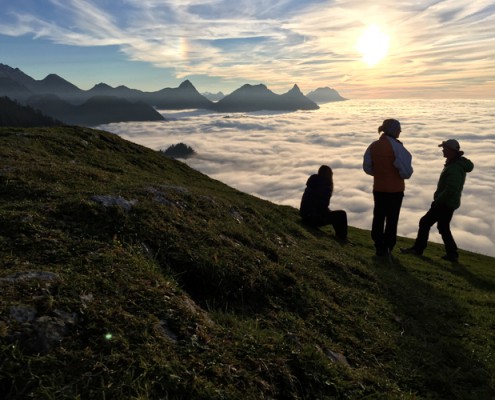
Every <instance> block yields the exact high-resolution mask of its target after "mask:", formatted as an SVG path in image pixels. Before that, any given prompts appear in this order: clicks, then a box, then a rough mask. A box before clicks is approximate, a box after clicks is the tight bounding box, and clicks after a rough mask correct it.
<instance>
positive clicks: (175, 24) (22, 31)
mask: <svg viewBox="0 0 495 400" xmlns="http://www.w3.org/2000/svg"><path fill="white" fill-rule="evenodd" d="M44 3H46V4H44V6H45V7H44V8H43V10H42V9H41V7H40V6H39V3H36V2H35V1H34V0H30V1H25V2H22V3H18V2H11V3H10V4H6V5H4V12H3V15H2V16H0V33H1V34H3V35H7V36H22V35H32V36H33V37H34V38H37V39H43V40H49V41H53V42H55V43H58V44H64V45H70V46H84V47H91V46H118V47H119V48H120V50H121V52H123V53H124V54H125V55H126V56H127V57H128V59H130V60H134V61H142V62H146V63H151V64H152V65H154V66H156V67H160V68H167V69H172V70H173V71H175V78H177V79H182V78H185V77H188V76H201V77H204V78H207V77H209V76H211V77H216V78H219V79H223V80H225V81H226V82H229V81H232V82H233V81H236V82H237V81H239V80H244V81H250V82H264V83H267V84H269V85H270V87H272V88H273V89H275V90H285V89H287V88H288V87H290V86H292V84H294V83H298V84H299V85H300V87H302V88H306V90H307V91H309V90H313V89H314V88H315V82H317V85H318V86H326V85H329V84H331V85H333V86H336V85H337V86H338V88H339V90H340V91H342V92H343V93H344V94H345V95H347V97H352V95H354V94H355V95H359V96H361V97H365V96H368V97H372V96H373V95H375V93H374V90H373V89H374V88H375V87H380V88H383V89H382V91H381V93H380V95H382V96H404V95H406V94H407V95H409V96H411V95H413V96H416V97H418V96H426V95H427V96H432V95H433V94H436V95H437V96H445V95H449V94H452V93H454V94H455V95H460V94H462V92H460V91H459V90H457V88H458V87H461V88H462V90H463V91H464V93H465V94H466V93H467V94H469V93H470V92H469V90H470V89H471V85H472V84H473V83H474V84H475V87H474V88H473V93H474V94H475V95H480V94H484V97H493V96H495V94H494V93H493V92H491V89H493V81H494V80H495V76H494V72H493V71H495V57H494V52H495V50H494V49H495V7H494V5H493V3H491V2H490V1H486V0H472V1H468V0H456V1H452V0H446V1H435V2H426V1H422V2H414V3H411V4H405V5H404V4H401V3H400V2H396V1H385V2H381V3H380V4H376V2H371V1H365V2H363V1H346V2H335V1H307V2H304V3H301V2H296V1H278V2H267V1H247V0H245V1H238V2H236V3H232V2H231V1H227V0H210V1H208V0H201V1H199V0H182V1H177V0H174V1H172V0H170V1H152V0H147V1H142V0H139V1H137V0H128V1H126V2H121V3H120V4H119V5H118V7H117V6H116V5H115V4H114V3H112V2H105V3H103V4H102V3H100V2H96V1H87V0H85V1H82V0H65V1H61V0H49V1H45V2H44ZM23 6H24V8H23ZM62 16H63V17H62ZM363 16H364V17H363ZM373 23H374V24H377V25H378V26H380V27H381V28H382V29H383V30H384V31H385V33H386V34H387V35H389V37H390V51H389V55H388V56H387V57H386V58H385V59H384V60H383V61H382V62H381V63H380V64H378V65H377V66H376V67H375V68H368V67H367V66H366V65H365V64H364V63H363V62H362V61H361V58H360V55H359V54H358V52H357V49H356V43H357V39H358V37H359V36H360V35H361V33H362V32H363V31H364V29H365V28H366V26H367V25H369V24H373ZM52 72H56V71H55V70H54V71H52ZM405 77H407V79H404V78H405ZM67 78H69V80H71V79H70V78H71V77H67ZM122 84H125V82H122ZM389 86H391V87H392V90H391V91H390V93H388V92H387V88H388V87H389ZM418 87H419V92H418ZM422 88H424V90H421V89H422ZM157 89H159V88H158V87H157ZM219 89H221V88H219ZM449 90H450V91H451V92H449Z"/></svg>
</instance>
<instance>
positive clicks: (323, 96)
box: [306, 87, 347, 103]
mask: <svg viewBox="0 0 495 400" xmlns="http://www.w3.org/2000/svg"><path fill="white" fill-rule="evenodd" d="M306 97H308V98H309V99H311V100H313V101H314V102H315V103H329V102H331V101H344V100H347V99H345V98H344V97H342V96H341V95H340V94H339V93H338V92H337V91H336V90H335V89H331V88H329V87H323V88H318V89H316V90H314V91H312V92H309V93H308V94H307V95H306Z"/></svg>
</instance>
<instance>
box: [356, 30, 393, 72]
mask: <svg viewBox="0 0 495 400" xmlns="http://www.w3.org/2000/svg"><path fill="white" fill-rule="evenodd" d="M389 42H390V38H389V36H388V35H387V34H385V33H384V32H382V31H381V30H380V28H379V27H378V25H370V26H368V27H367V28H366V30H365V31H364V32H363V33H362V35H361V36H360V37H359V39H358V42H357V50H358V51H359V53H361V55H362V57H363V61H364V62H365V63H366V64H368V66H370V67H372V66H374V65H376V64H378V63H379V62H380V61H381V60H383V58H384V57H385V56H386V55H387V53H388V46H389Z"/></svg>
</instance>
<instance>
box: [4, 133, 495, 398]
mask: <svg viewBox="0 0 495 400" xmlns="http://www.w3.org/2000/svg"><path fill="white" fill-rule="evenodd" d="M0 140H1V146H0V260H1V261H0V262H1V268H0V291H1V292H0V293H1V294H0V299H1V302H0V353H1V354H0V393H2V394H3V395H4V397H3V398H5V399H30V398H33V399H76V398H79V399H270V398H271V399H334V398H337V399H364V398H366V399H379V398H380V399H381V398H388V399H423V398H428V399H477V400H481V399H493V398H494V397H495V380H494V377H495V346H494V344H495V339H494V331H495V268H493V267H494V266H495V263H494V259H493V258H489V257H485V256H481V255H478V254H473V253H468V252H462V251H461V262H460V263H459V264H457V265H456V264H450V263H447V262H444V261H442V260H440V256H441V255H442V254H443V249H442V247H441V246H439V245H431V246H430V247H429V248H428V250H427V253H426V256H425V257H422V258H418V257H414V256H400V255H399V256H397V257H396V258H395V259H394V260H393V262H389V261H388V260H386V259H385V260H382V259H376V258H374V249H373V246H372V242H371V240H370V238H369V232H367V231H362V230H358V229H353V228H351V230H350V237H351V239H352V240H353V241H354V242H355V246H349V245H341V244H339V242H337V241H336V240H335V239H334V234H333V230H332V229H331V228H324V229H322V230H312V229H308V228H306V227H304V226H303V225H301V223H300V220H299V217H298V213H297V210H295V209H294V208H291V207H287V206H278V205H274V204H272V203H270V202H267V201H264V200H261V199H258V198H255V197H253V196H250V195H247V194H245V193H241V192H239V191H236V190H234V189H232V188H230V187H228V186H226V185H224V184H222V183H220V182H218V181H215V180H212V179H210V178H208V177H207V176H205V175H203V174H201V173H199V172H197V171H195V170H192V169H191V168H189V167H188V166H187V165H185V164H183V163H181V162H179V161H176V160H172V159H169V158H166V157H165V156H163V155H162V154H160V153H159V152H155V151H152V150H149V149H146V148H144V147H141V146H138V145H135V144H133V143H130V142H126V141H124V140H122V139H120V138H119V137H117V136H115V135H112V134H109V133H106V132H101V131H96V130H91V129H83V128H75V127H74V128H72V127H65V128H46V129H35V128H32V129H22V128H1V129H0ZM405 245H406V246H407V245H410V241H409V240H406V239H400V240H399V246H405Z"/></svg>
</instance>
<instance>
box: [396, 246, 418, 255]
mask: <svg viewBox="0 0 495 400" xmlns="http://www.w3.org/2000/svg"><path fill="white" fill-rule="evenodd" d="M400 252H401V253H402V254H414V255H415V256H422V255H423V253H422V252H420V251H419V250H417V249H416V247H408V248H405V247H401V248H400Z"/></svg>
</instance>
